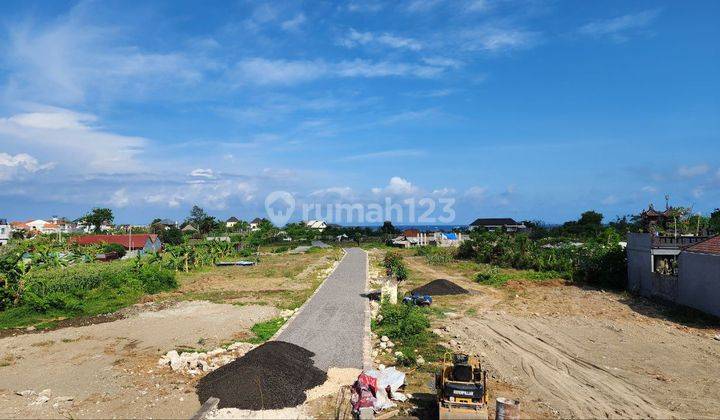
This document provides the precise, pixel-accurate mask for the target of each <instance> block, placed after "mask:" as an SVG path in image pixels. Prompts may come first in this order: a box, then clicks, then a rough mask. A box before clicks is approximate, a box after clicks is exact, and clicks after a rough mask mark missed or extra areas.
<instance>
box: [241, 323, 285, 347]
mask: <svg viewBox="0 0 720 420" xmlns="http://www.w3.org/2000/svg"><path fill="white" fill-rule="evenodd" d="M284 324H285V318H274V319H271V320H270V321H265V322H259V323H257V324H255V325H253V326H252V328H250V331H252V332H253V333H254V334H255V337H253V338H251V339H250V340H248V341H249V342H250V343H253V344H261V343H264V342H266V341H268V340H269V339H270V338H272V336H274V335H275V333H276V332H278V330H279V329H280V327H282V326H283V325H284Z"/></svg>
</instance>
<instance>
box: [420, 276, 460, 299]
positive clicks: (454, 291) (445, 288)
mask: <svg viewBox="0 0 720 420" xmlns="http://www.w3.org/2000/svg"><path fill="white" fill-rule="evenodd" d="M412 293H419V294H421V295H430V296H446V295H462V294H465V293H470V292H468V291H467V290H465V289H463V288H462V287H460V286H458V285H457V284H455V283H453V282H451V281H450V280H445V279H437V280H433V281H431V282H430V283H427V284H425V285H423V286H420V287H418V288H416V289H413V290H412Z"/></svg>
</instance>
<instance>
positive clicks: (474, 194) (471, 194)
mask: <svg viewBox="0 0 720 420" xmlns="http://www.w3.org/2000/svg"><path fill="white" fill-rule="evenodd" d="M487 192H488V189H487V188H486V187H478V186H474V187H470V188H468V189H467V190H466V191H465V194H464V195H465V197H467V198H470V199H473V200H479V201H482V200H484V199H485V197H486V194H487Z"/></svg>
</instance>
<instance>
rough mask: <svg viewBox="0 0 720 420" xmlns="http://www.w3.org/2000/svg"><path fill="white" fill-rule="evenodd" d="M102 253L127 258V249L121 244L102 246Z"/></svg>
mask: <svg viewBox="0 0 720 420" xmlns="http://www.w3.org/2000/svg"><path fill="white" fill-rule="evenodd" d="M102 251H103V252H104V253H106V254H109V253H112V252H114V253H115V254H117V256H118V258H122V257H123V256H125V247H124V246H122V245H120V244H102Z"/></svg>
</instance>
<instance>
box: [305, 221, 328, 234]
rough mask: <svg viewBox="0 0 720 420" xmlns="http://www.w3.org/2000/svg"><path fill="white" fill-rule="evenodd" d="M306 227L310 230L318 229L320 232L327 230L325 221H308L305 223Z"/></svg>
mask: <svg viewBox="0 0 720 420" xmlns="http://www.w3.org/2000/svg"><path fill="white" fill-rule="evenodd" d="M305 226H307V227H309V228H310V229H317V230H319V231H320V232H322V231H324V230H325V229H327V223H325V221H324V220H308V221H307V222H305Z"/></svg>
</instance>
